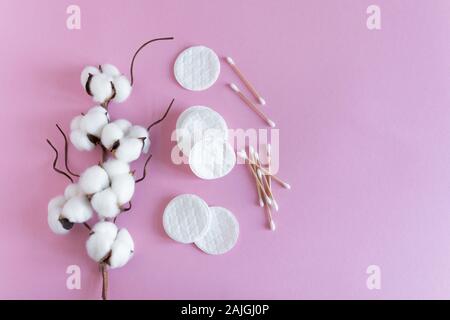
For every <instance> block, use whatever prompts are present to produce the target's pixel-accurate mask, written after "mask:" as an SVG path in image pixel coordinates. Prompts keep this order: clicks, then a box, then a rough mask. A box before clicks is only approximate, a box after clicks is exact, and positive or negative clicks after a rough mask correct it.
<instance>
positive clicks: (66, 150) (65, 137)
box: [56, 124, 80, 177]
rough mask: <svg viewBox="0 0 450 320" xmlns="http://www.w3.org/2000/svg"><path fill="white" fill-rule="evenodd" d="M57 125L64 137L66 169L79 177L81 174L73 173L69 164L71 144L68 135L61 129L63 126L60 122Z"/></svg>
mask: <svg viewBox="0 0 450 320" xmlns="http://www.w3.org/2000/svg"><path fill="white" fill-rule="evenodd" d="M56 127H57V128H58V130H59V132H61V134H62V136H63V138H64V165H65V166H66V170H67V172H69V173H70V174H71V175H73V176H74V177H79V176H80V175H79V174H76V173H73V172H72V170H70V169H69V165H68V163H67V162H68V158H69V144H68V142H67V136H66V134H65V133H64V131H63V130H62V129H61V127H60V126H59V124H56Z"/></svg>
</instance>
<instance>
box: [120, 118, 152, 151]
mask: <svg viewBox="0 0 450 320" xmlns="http://www.w3.org/2000/svg"><path fill="white" fill-rule="evenodd" d="M126 136H127V138H139V139H143V141H144V146H143V149H142V151H143V152H144V153H147V152H148V150H149V148H150V139H149V138H148V131H147V129H146V128H144V127H141V126H137V125H134V126H132V127H131V128H130V129H128V131H127V133H126Z"/></svg>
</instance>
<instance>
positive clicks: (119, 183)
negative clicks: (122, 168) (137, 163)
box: [111, 173, 136, 206]
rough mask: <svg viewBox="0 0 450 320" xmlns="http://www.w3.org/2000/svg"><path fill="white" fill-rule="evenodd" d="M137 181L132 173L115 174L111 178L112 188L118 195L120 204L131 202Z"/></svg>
mask: <svg viewBox="0 0 450 320" xmlns="http://www.w3.org/2000/svg"><path fill="white" fill-rule="evenodd" d="M135 184H136V182H135V181H134V178H133V176H132V175H131V174H130V173H126V174H122V175H118V176H114V177H113V178H112V179H111V189H112V191H114V193H115V194H116V196H117V200H118V202H119V206H123V205H124V204H125V203H127V202H129V201H130V200H131V198H132V197H133V194H134V187H135Z"/></svg>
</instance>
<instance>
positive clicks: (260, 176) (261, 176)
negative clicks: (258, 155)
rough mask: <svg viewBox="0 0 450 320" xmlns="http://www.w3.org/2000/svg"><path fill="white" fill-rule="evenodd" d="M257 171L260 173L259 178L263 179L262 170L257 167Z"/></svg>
mask: <svg viewBox="0 0 450 320" xmlns="http://www.w3.org/2000/svg"><path fill="white" fill-rule="evenodd" d="M256 173H257V174H258V178H259V179H260V180H262V178H263V174H262V172H261V170H259V169H257V170H256Z"/></svg>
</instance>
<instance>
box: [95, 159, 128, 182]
mask: <svg viewBox="0 0 450 320" xmlns="http://www.w3.org/2000/svg"><path fill="white" fill-rule="evenodd" d="M102 167H103V169H105V171H106V173H107V174H108V176H109V178H110V179H112V178H114V177H115V176H118V175H123V174H127V173H130V165H129V164H128V163H126V162H124V161H121V160H118V159H114V158H111V159H109V160H108V161H106V162H103V164H102Z"/></svg>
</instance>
